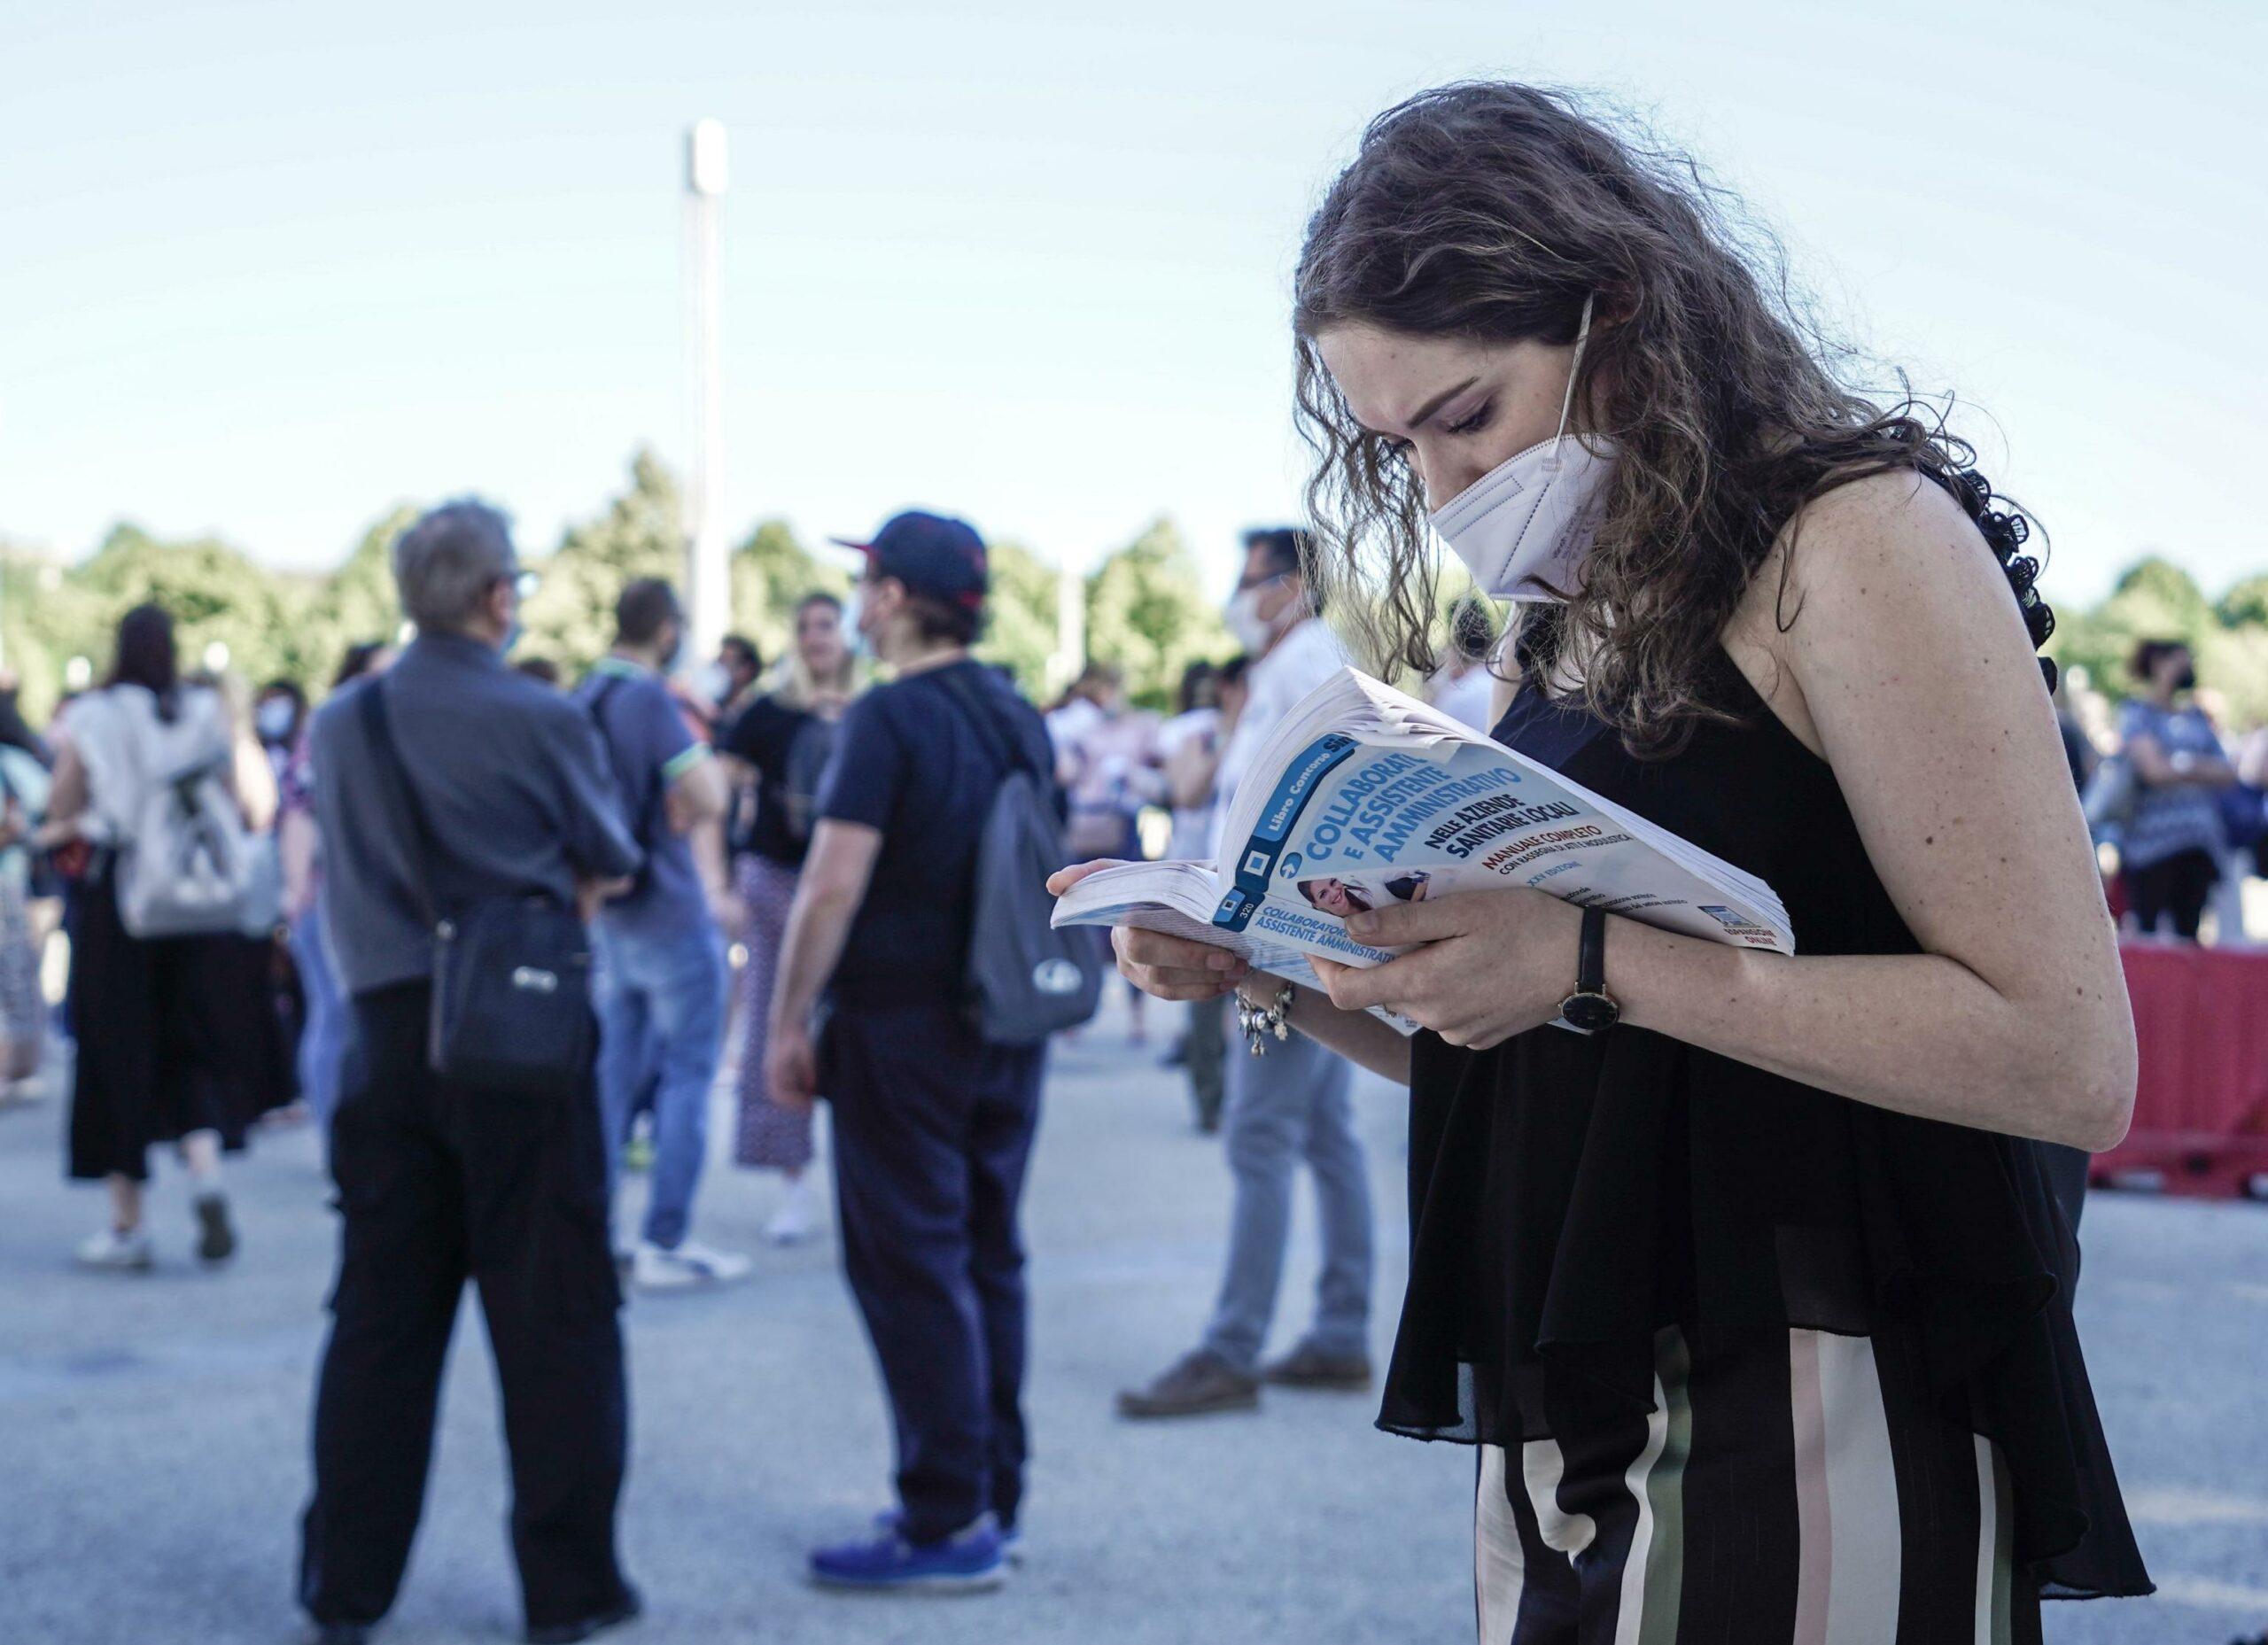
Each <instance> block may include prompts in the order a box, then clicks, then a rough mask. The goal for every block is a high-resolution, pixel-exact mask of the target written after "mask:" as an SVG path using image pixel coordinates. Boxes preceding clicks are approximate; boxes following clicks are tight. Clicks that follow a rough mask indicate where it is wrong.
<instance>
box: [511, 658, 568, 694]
mask: <svg viewBox="0 0 2268 1645" xmlns="http://www.w3.org/2000/svg"><path fill="white" fill-rule="evenodd" d="M512 671H513V672H514V673H515V674H523V675H525V676H526V677H527V678H528V679H532V680H533V681H535V683H536V684H537V685H539V686H544V687H548V688H549V689H551V690H553V691H556V690H558V689H559V686H560V681H561V679H562V676H561V674H560V672H559V664H558V663H555V662H553V661H552V660H551V659H550V658H549V657H521V658H519V659H518V660H517V662H515V663H513V664H512Z"/></svg>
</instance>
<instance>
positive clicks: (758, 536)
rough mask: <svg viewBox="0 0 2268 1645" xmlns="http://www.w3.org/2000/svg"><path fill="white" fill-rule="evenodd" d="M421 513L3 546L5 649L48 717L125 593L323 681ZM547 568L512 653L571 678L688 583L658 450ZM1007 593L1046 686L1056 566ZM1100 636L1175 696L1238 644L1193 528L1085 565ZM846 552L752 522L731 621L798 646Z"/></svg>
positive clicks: (189, 641) (1013, 552)
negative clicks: (299, 562) (1194, 546)
mask: <svg viewBox="0 0 2268 1645" xmlns="http://www.w3.org/2000/svg"><path fill="white" fill-rule="evenodd" d="M417 512H418V509H417V508H416V506H413V505H410V504H407V503H404V504H401V505H400V506H397V507H395V508H392V509H390V510H388V511H387V512H386V513H384V515H381V516H379V517H378V518H377V519H376V520H374V521H372V522H371V524H370V525H369V528H368V529H367V530H366V531H365V532H363V533H362V535H361V539H360V540H359V541H358V542H357V543H356V544H355V545H354V547H353V549H352V550H351V551H350V552H349V553H348V555H346V559H345V561H344V562H343V563H341V564H340V565H339V566H338V569H336V570H333V571H330V572H329V573H328V574H320V575H317V574H307V573H299V572H285V571H275V570H268V569H267V568H265V567H263V566H261V565H260V564H258V563H256V562H254V561H252V559H251V558H249V557H248V556H247V555H245V554H244V553H243V551H242V550H240V549H238V548H236V547H232V546H231V545H230V544H229V543H227V542H225V541H222V540H221V539H216V538H209V537H206V538H196V539H186V540H175V541H166V540H162V539H159V538H156V537H153V536H151V534H150V533H149V532H145V531H144V530H142V529H141V528H140V527H139V526H136V525H132V524H120V525H118V526H115V527H113V529H112V531H111V532H110V534H109V535H108V536H107V537H105V539H103V541H102V543H101V544H100V546H99V547H97V548H96V549H95V551H94V553H93V554H91V555H89V556H87V558H85V559H84V560H82V561H80V562H78V563H75V564H68V565H66V564H59V563H55V562H53V561H51V560H47V559H43V558H41V557H39V556H36V555H31V554H28V553H26V552H23V551H20V550H15V549H11V548H9V547H6V546H5V545H4V543H0V656H4V660H5V663H6V665H7V667H8V669H9V670H10V671H12V672H13V673H14V674H15V675H16V676H17V677H18V678H19V679H20V680H21V682H22V687H23V699H22V700H23V703H24V707H25V710H26V711H27V713H29V714H30V715H32V716H33V718H35V720H39V719H43V718H44V717H45V716H46V714H47V713H48V712H49V711H50V710H51V709H52V707H53V705H54V703H55V702H56V699H57V698H58V695H60V694H62V692H63V691H64V690H65V689H66V684H67V683H68V680H69V677H70V675H71V672H72V669H73V664H74V659H75V660H79V666H80V667H81V668H82V669H83V670H86V671H91V672H92V673H93V674H94V675H95V676H97V678H98V677H99V676H100V675H101V674H102V672H103V671H105V670H106V669H107V668H108V666H109V663H110V651H111V640H112V633H113V629H114V628H115V626H116V625H117V622H118V618H119V617H120V614H121V613H123V612H124V611H125V610H126V609H128V607H130V606H133V605H136V604H137V603H139V602H141V601H145V600H155V601H159V603H161V604H163V605H164V606H165V607H166V609H168V610H169V611H171V612H172V613H173V615H174V617H175V622H176V623H177V625H178V631H177V632H178V635H179V640H180V648H181V655H182V657H183V665H184V666H185V667H195V666H198V664H199V663H200V662H201V661H202V660H203V659H204V658H206V656H208V655H209V654H212V653H213V652H214V648H215V647H216V646H218V647H225V648H226V651H227V656H228V659H229V666H230V667H231V668H233V669H235V670H237V671H240V672H242V673H243V674H245V675H246V676H247V677H248V678H250V679H253V680H255V681H266V680H269V679H294V680H297V681H299V683H300V684H301V685H302V686H304V687H307V689H308V690H309V691H310V692H311V693H314V694H320V693H321V690H322V687H324V686H325V685H327V684H328V683H329V681H330V678H331V676H332V674H333V672H334V671H336V670H337V668H338V663H339V659H340V658H341V657H342V656H344V655H345V654H346V648H348V647H349V646H352V645H354V644H356V643H359V642H361V641H364V640H389V639H392V638H393V637H394V636H395V635H396V634H397V633H398V632H399V631H400V626H401V613H400V605H399V602H398V601H396V599H395V597H394V588H393V577H392V570H391V566H390V563H389V559H388V555H389V551H390V549H391V547H392V543H393V540H394V539H395V538H396V537H397V536H399V535H400V532H401V530H402V528H403V527H404V526H405V525H407V524H408V523H409V522H410V521H411V520H413V519H415V518H416V516H417ZM520 552H521V555H522V557H523V559H524V560H525V562H526V563H527V566H528V569H529V570H532V571H533V572H535V573H536V575H537V578H538V579H539V582H538V586H537V588H536V591H535V593H534V594H533V596H532V598H531V599H530V600H529V601H528V602H527V604H526V607H525V609H524V611H523V613H522V619H523V622H524V625H525V633H524V637H523V638H522V639H521V640H520V642H519V648H518V650H517V652H516V653H515V656H541V657H548V658H549V659H550V660H551V661H553V662H555V663H558V664H559V666H560V667H561V669H562V670H563V671H565V672H566V673H567V674H568V676H569V677H570V678H572V677H573V676H574V675H576V674H578V673H579V672H580V671H582V670H583V669H585V668H586V667H588V666H589V665H590V663H592V662H594V660H595V659H596V658H597V657H598V656H600V655H602V653H603V652H604V651H605V649H606V648H607V645H608V643H609V641H610V639H611V638H612V632H613V607H614V600H615V595H616V594H617V593H618V592H619V591H620V589H621V587H622V586H623V585H624V584H625V582H627V581H629V580H630V579H631V578H635V577H665V578H671V579H672V580H675V581H680V582H681V581H682V578H683V576H684V569H685V531H684V506H683V495H682V492H681V490H680V485H679V484H678V480H677V477H675V476H674V475H673V474H672V472H671V471H670V470H669V469H668V468H666V467H665V466H664V464H663V463H662V462H660V461H659V459H657V458H656V456H655V455H654V454H652V453H650V452H646V451H641V452H640V453H638V454H636V455H635V456H633V458H632V460H631V462H630V466H629V472H628V474H627V476H626V477H625V484H624V485H623V487H622V489H621V490H620V491H619V492H618V493H616V494H615V495H614V496H612V497H610V499H608V500H607V501H606V503H605V504H604V506H603V507H602V508H600V509H599V510H598V511H597V512H596V513H595V514H594V515H593V516H590V517H589V518H587V519H585V520H582V521H579V522H578V523H576V524H572V525H571V526H569V527H568V528H567V530H566V531H565V532H563V533H562V535H561V537H560V539H559V541H558V543H557V545H556V546H555V547H553V548H552V549H551V550H550V551H549V552H548V554H547V553H541V552H539V551H538V550H537V549H536V548H535V547H534V546H533V545H531V544H528V543H524V542H523V543H522V544H521V545H520ZM991 556H992V582H993V601H992V611H991V617H990V623H989V624H988V625H987V629H986V632H985V635H984V638H983V643H982V644H981V645H980V647H979V650H980V651H981V653H982V654H983V655H984V656H987V657H988V658H990V659H991V660H994V661H997V662H1000V663H1006V665H1007V666H1008V667H1010V668H1011V669H1012V670H1014V672H1015V675H1016V677H1017V679H1018V680H1019V681H1020V682H1021V684H1022V686H1023V687H1024V689H1025V690H1026V691H1027V692H1029V693H1031V694H1033V695H1035V696H1038V695H1041V694H1045V693H1046V692H1048V691H1050V690H1052V688H1053V687H1056V686H1057V685H1058V684H1060V681H1057V680H1054V679H1051V678H1050V677H1049V663H1050V657H1051V655H1052V652H1053V651H1054V648H1055V643H1056V616H1057V599H1058V595H1057V587H1058V573H1057V571H1056V570H1055V569H1054V568H1053V567H1052V566H1050V565H1048V564H1047V563H1045V562H1043V561H1042V560H1040V559H1039V558H1038V557H1037V555H1034V554H1032V553H1031V552H1030V551H1029V549H1027V548H1025V547H1023V546H1021V544H1018V543H1014V542H994V543H993V544H992V545H991ZM1084 583H1085V587H1084V601H1085V608H1086V614H1087V629H1088V633H1089V636H1090V639H1091V647H1090V649H1091V651H1092V653H1093V654H1094V655H1096V656H1109V657H1111V658H1113V659H1114V660H1115V661H1118V662H1120V663H1122V664H1123V665H1124V666H1125V667H1126V669H1127V671H1128V675H1129V683H1130V686H1131V687H1132V688H1133V690H1134V692H1135V694H1136V695H1137V696H1138V698H1139V699H1140V700H1141V701H1143V702H1146V703H1150V704H1152V705H1154V706H1163V705H1164V704H1165V703H1166V702H1168V701H1169V697H1170V694H1171V692H1172V690H1173V687H1175V686H1176V685H1177V682H1178V680H1179V679H1180V674H1181V670H1182V668H1183V666H1184V664H1185V663H1188V662H1189V661H1191V660H1192V658H1195V657H1199V656H1207V657H1220V656H1226V655H1227V654H1228V653H1229V651H1231V649H1233V647H1232V646H1231V643H1230V641H1229V639H1228V636H1227V634H1226V632H1224V631H1223V629H1222V627H1221V624H1220V618H1219V615H1218V612H1217V610H1216V605H1217V600H1216V597H1215V594H1214V592H1213V591H1212V590H1210V589H1209V588H1208V587H1206V586H1205V579H1204V578H1203V577H1202V576H1201V574H1200V571H1199V570H1198V568H1197V564H1196V562H1195V560H1194V559H1193V558H1192V555H1190V553H1189V550H1188V547H1187V545H1186V544H1185V543H1184V541H1183V540H1182V539H1181V536H1180V533H1179V532H1177V530H1176V529H1175V527H1174V526H1173V524H1171V523H1170V522H1169V521H1166V520H1162V519H1161V520H1160V521H1158V522H1157V523H1156V524H1153V525H1152V526H1150V527H1149V528H1148V529H1147V530H1146V531H1145V532H1142V533H1141V535H1140V536H1138V538H1136V539H1135V540H1134V541H1132V542H1131V543H1129V544H1128V545H1126V546H1125V547H1123V548H1122V549H1121V550H1120V551H1118V552H1117V553H1115V554H1113V555H1109V556H1107V558H1106V559H1105V560H1104V561H1103V563H1101V564H1100V565H1099V567H1097V568H1096V570H1094V571H1093V572H1092V573H1091V575H1089V576H1088V577H1087V578H1085V579H1084ZM814 589H825V590H827V591H829V592H831V593H834V594H848V593H849V592H850V572H849V570H848V569H847V567H846V565H845V563H843V559H842V558H841V557H839V556H833V555H826V556H822V555H817V554H814V553H812V550H811V549H810V548H809V547H806V545H805V544H804V542H803V541H802V540H801V539H798V538H797V537H796V533H795V532H794V531H793V530H792V529H791V528H790V527H789V526H788V524H786V523H785V522H784V521H780V520H766V521H764V522H762V523H760V524H757V525H756V526H755V527H754V528H753V529H751V530H750V532H748V534H747V535H746V536H745V537H744V538H743V539H742V540H741V541H740V542H739V543H738V544H737V545H736V546H735V547H734V550H733V557H732V591H733V624H734V628H735V629H736V630H738V631H739V632H742V633H745V634H747V635H749V636H750V638H751V639H753V640H755V641H756V642H757V647H758V648H759V649H760V650H761V651H762V652H763V654H764V656H765V659H766V661H767V662H768V661H769V660H770V659H772V658H773V657H774V656H778V655H779V654H780V652H781V648H783V647H785V645H786V644H787V642H788V633H789V629H790V625H791V623H792V620H793V613H794V609H795V605H796V601H798V600H800V599H801V598H802V597H803V596H804V594H809V593H811V592H812V590H814Z"/></svg>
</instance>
